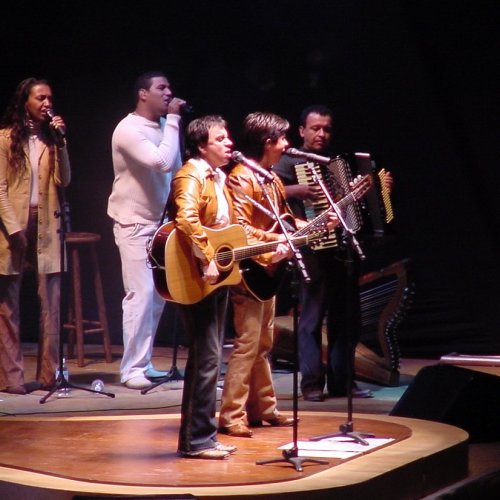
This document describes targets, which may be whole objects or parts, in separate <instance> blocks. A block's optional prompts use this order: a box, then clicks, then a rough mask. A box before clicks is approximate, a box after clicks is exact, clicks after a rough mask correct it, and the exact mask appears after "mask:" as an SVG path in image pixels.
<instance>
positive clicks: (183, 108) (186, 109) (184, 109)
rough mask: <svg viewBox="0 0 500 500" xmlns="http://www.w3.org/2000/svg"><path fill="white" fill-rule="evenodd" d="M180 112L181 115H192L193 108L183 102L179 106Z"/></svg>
mask: <svg viewBox="0 0 500 500" xmlns="http://www.w3.org/2000/svg"><path fill="white" fill-rule="evenodd" d="M181 111H182V112H183V113H187V114H191V113H194V108H193V106H191V104H188V103H187V102H185V103H184V104H183V105H182V106H181Z"/></svg>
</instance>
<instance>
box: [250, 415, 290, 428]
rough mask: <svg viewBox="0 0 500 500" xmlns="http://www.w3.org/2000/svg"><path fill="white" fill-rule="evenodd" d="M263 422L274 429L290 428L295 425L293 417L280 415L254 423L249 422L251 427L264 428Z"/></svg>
mask: <svg viewBox="0 0 500 500" xmlns="http://www.w3.org/2000/svg"><path fill="white" fill-rule="evenodd" d="M263 421H264V422H267V423H268V424H269V425H272V426H273V427H289V426H290V425H293V418H292V417H285V415H279V414H278V415H275V416H274V417H271V418H264V419H263V420H254V421H252V422H249V423H248V425H249V426H250V427H262V422H263Z"/></svg>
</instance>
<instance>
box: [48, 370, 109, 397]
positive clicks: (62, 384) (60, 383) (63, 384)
mask: <svg viewBox="0 0 500 500" xmlns="http://www.w3.org/2000/svg"><path fill="white" fill-rule="evenodd" d="M61 389H78V390H80V391H87V392H92V393H94V394H103V395H104V396H108V397H109V398H114V397H115V395H114V394H113V393H112V392H103V391H94V389H89V388H87V387H80V386H78V385H74V384H70V383H69V382H68V381H67V380H66V378H65V377H64V376H59V377H58V378H57V380H56V382H55V384H54V387H52V389H50V390H49V392H48V393H47V394H46V395H45V396H44V397H43V398H42V399H40V404H44V403H45V402H46V401H47V399H49V398H50V396H52V394H54V393H56V392H58V391H60V390H61Z"/></svg>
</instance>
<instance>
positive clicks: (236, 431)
mask: <svg viewBox="0 0 500 500" xmlns="http://www.w3.org/2000/svg"><path fill="white" fill-rule="evenodd" d="M219 432H222V434H227V435H228V436H233V437H246V438H249V437H252V435H253V432H252V431H251V430H250V429H249V428H248V427H247V426H246V425H245V424H242V423H240V424H235V425H230V426H229V427H220V428H219Z"/></svg>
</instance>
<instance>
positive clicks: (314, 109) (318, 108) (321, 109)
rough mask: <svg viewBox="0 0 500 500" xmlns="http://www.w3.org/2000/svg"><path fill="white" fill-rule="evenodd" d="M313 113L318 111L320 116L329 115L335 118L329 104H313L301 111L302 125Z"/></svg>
mask: <svg viewBox="0 0 500 500" xmlns="http://www.w3.org/2000/svg"><path fill="white" fill-rule="evenodd" d="M311 113H316V114H318V115H320V116H329V117H330V118H332V120H333V112H332V110H331V109H330V108H328V107H327V106H323V105H322V104H313V105H311V106H307V108H304V109H303V110H302V113H300V125H301V126H302V127H304V126H305V124H306V120H307V117H308V116H309V115H310V114H311Z"/></svg>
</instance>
